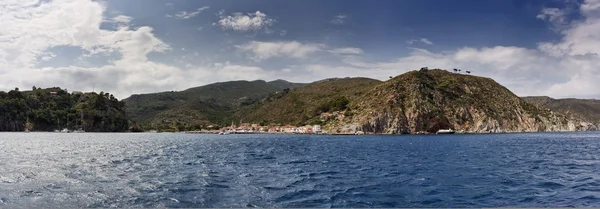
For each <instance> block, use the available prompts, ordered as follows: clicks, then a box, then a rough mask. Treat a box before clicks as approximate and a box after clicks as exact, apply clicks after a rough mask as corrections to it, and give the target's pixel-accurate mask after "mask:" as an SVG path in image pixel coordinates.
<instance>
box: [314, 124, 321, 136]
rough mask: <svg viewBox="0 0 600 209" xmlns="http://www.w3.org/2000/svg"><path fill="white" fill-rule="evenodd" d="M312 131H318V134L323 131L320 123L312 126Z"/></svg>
mask: <svg viewBox="0 0 600 209" xmlns="http://www.w3.org/2000/svg"><path fill="white" fill-rule="evenodd" d="M312 132H313V133H316V134H318V133H321V126H320V125H314V126H313V127H312Z"/></svg>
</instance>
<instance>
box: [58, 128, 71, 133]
mask: <svg viewBox="0 0 600 209" xmlns="http://www.w3.org/2000/svg"><path fill="white" fill-rule="evenodd" d="M60 132H61V133H70V132H71V131H70V130H69V129H67V128H63V130H61V131H60Z"/></svg>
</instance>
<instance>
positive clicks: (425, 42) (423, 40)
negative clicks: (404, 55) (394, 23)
mask: <svg viewBox="0 0 600 209" xmlns="http://www.w3.org/2000/svg"><path fill="white" fill-rule="evenodd" d="M406 43H407V44H411V45H412V44H415V43H423V44H427V45H433V42H432V41H430V40H429V39H426V38H420V39H418V40H416V39H413V40H408V41H406Z"/></svg>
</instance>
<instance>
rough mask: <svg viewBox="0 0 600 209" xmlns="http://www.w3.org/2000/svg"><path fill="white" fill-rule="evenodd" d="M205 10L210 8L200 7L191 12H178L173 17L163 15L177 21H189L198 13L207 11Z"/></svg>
mask: <svg viewBox="0 0 600 209" xmlns="http://www.w3.org/2000/svg"><path fill="white" fill-rule="evenodd" d="M207 9H210V7H209V6H204V7H200V8H198V9H196V10H195V11H193V12H187V11H180V12H177V13H175V15H169V14H167V15H165V17H175V18H177V19H182V20H185V19H190V18H192V17H196V16H198V15H199V14H200V13H202V11H204V10H207Z"/></svg>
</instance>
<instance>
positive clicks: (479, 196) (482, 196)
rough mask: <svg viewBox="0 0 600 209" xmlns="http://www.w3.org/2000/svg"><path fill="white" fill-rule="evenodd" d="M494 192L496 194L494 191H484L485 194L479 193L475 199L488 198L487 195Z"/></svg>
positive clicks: (491, 194)
mask: <svg viewBox="0 0 600 209" xmlns="http://www.w3.org/2000/svg"><path fill="white" fill-rule="evenodd" d="M494 194H495V193H494V192H492V191H489V192H486V193H483V194H478V195H476V196H474V197H473V199H475V200H478V199H483V198H486V197H490V196H493V195H494Z"/></svg>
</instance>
